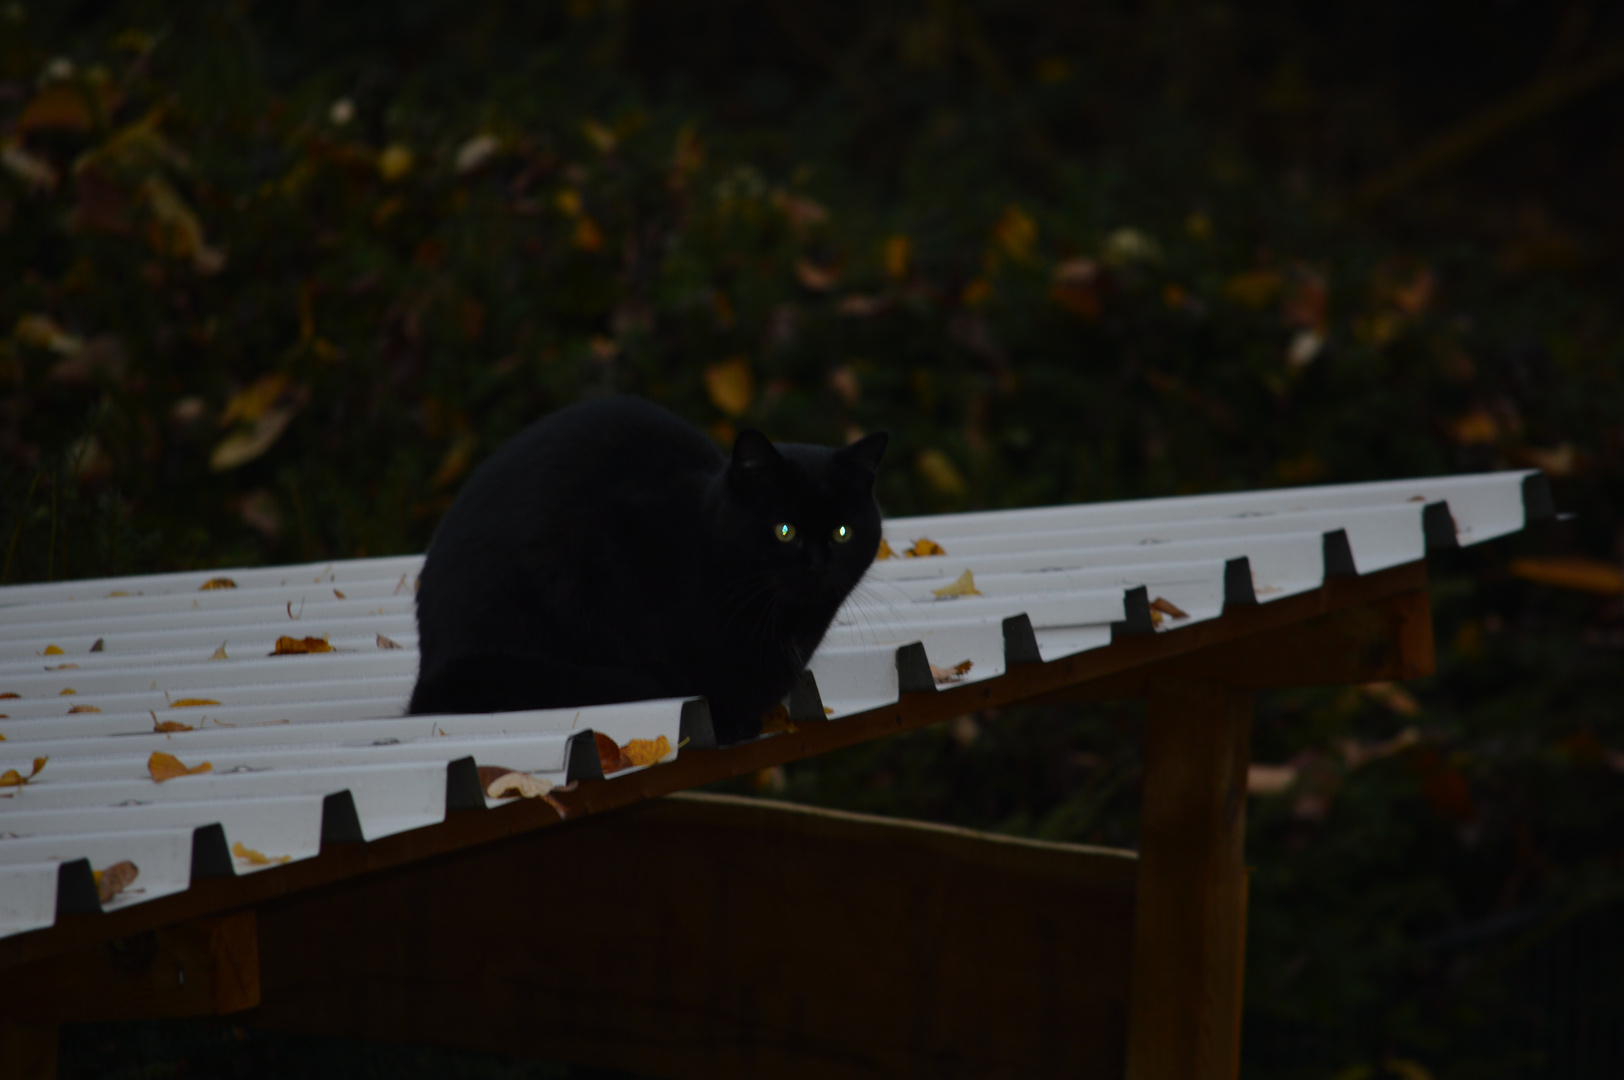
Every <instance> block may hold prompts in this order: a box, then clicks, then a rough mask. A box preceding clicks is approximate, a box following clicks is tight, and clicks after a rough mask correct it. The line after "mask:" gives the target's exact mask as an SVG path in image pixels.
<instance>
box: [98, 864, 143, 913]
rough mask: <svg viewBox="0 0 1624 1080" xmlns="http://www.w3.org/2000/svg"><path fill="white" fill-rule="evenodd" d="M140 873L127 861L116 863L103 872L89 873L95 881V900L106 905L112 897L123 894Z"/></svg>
mask: <svg viewBox="0 0 1624 1080" xmlns="http://www.w3.org/2000/svg"><path fill="white" fill-rule="evenodd" d="M140 872H141V871H140V870H138V869H136V865H135V864H134V863H133V862H131V861H130V860H128V859H125V860H124V861H123V862H116V863H114V864H113V865H112V866H109V867H107V868H106V869H105V870H94V871H92V872H91V873H92V874H93V876H94V877H95V879H96V899H98V900H100V901H101V902H102V903H104V904H105V903H107V902H108V901H109V900H111V899H112V898H113V897H115V896H117V895H118V894H119V893H121V892H123V891H124V890H125V889H126V888H128V887H129V885H130V883H131V882H133V881H134V880H135V877H136V875H137V874H139V873H140Z"/></svg>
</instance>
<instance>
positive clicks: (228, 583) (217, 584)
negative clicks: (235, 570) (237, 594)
mask: <svg viewBox="0 0 1624 1080" xmlns="http://www.w3.org/2000/svg"><path fill="white" fill-rule="evenodd" d="M236 587H237V583H236V582H235V581H232V580H231V579H230V578H228V577H216V578H209V580H207V581H205V582H204V583H203V584H201V585H199V586H198V587H197V591H198V592H208V591H209V590H211V589H235V588H236Z"/></svg>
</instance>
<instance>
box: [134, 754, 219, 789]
mask: <svg viewBox="0 0 1624 1080" xmlns="http://www.w3.org/2000/svg"><path fill="white" fill-rule="evenodd" d="M212 771H214V766H213V765H211V764H209V763H208V762H207V761H205V762H204V763H203V764H201V765H194V766H192V767H191V768H187V767H186V766H185V765H183V764H181V761H180V758H178V757H176V756H175V755H174V754H166V753H164V752H163V751H162V750H154V751H153V752H152V756H151V757H149V758H147V772H148V773H149V774H151V776H152V779H153V781H154V782H156V783H159V784H161V783H163V782H164V781H165V780H173V779H175V778H176V777H177V776H194V775H196V774H197V773H206V772H212Z"/></svg>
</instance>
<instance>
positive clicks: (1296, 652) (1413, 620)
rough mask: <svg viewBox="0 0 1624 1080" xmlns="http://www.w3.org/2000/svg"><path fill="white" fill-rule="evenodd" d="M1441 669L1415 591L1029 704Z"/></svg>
mask: <svg viewBox="0 0 1624 1080" xmlns="http://www.w3.org/2000/svg"><path fill="white" fill-rule="evenodd" d="M1436 666H1437V660H1436V657H1435V654H1434V650H1433V642H1432V608H1431V606H1430V604H1429V602H1428V598H1427V591H1426V590H1425V589H1412V590H1410V591H1408V592H1402V593H1398V594H1397V595H1394V596H1386V597H1381V598H1380V599H1377V600H1374V601H1372V602H1370V603H1368V604H1362V605H1360V606H1358V607H1350V608H1343V609H1341V610H1339V611H1332V612H1328V613H1327V614H1324V615H1318V616H1315V617H1314V618H1311V619H1307V620H1305V621H1303V622H1301V623H1296V624H1294V625H1291V626H1286V627H1282V628H1280V629H1275V630H1269V631H1265V632H1263V633H1260V634H1255V635H1253V636H1251V637H1246V638H1241V639H1239V640H1233V641H1227V642H1223V643H1221V644H1218V645H1214V646H1212V647H1210V648H1206V649H1201V650H1198V651H1196V652H1193V653H1188V654H1185V655H1183V656H1178V657H1174V658H1172V659H1168V660H1162V661H1159V662H1157V663H1154V664H1149V665H1146V666H1144V667H1140V668H1134V669H1132V670H1129V671H1124V672H1122V673H1120V674H1117V675H1110V676H1107V677H1105V678H1103V679H1094V680H1092V681H1090V682H1086V683H1079V684H1077V685H1075V686H1068V687H1063V688H1062V689H1060V690H1057V691H1054V692H1052V693H1049V694H1044V695H1041V696H1040V697H1037V698H1034V699H1032V700H1031V701H1030V702H1029V704H1034V705H1049V704H1059V703H1065V702H1079V701H1116V700H1122V699H1126V698H1142V697H1144V696H1145V695H1146V693H1147V690H1148V688H1149V687H1151V686H1154V685H1156V684H1158V683H1162V682H1166V681H1168V680H1180V679H1197V680H1201V679H1206V680H1211V681H1216V682H1223V683H1227V684H1229V685H1231V686H1238V687H1242V688H1245V689H1248V690H1278V689H1285V688H1289V687H1296V686H1357V685H1363V684H1364V683H1372V682H1397V681H1402V680H1405V679H1415V678H1420V677H1421V676H1423V675H1431V674H1432V673H1433V671H1434V670H1436Z"/></svg>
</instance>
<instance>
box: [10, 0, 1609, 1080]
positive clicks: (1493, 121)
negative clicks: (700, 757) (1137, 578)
mask: <svg viewBox="0 0 1624 1080" xmlns="http://www.w3.org/2000/svg"><path fill="white" fill-rule="evenodd" d="M1621 15H1624V13H1621V11H1620V9H1619V6H1618V5H1616V4H1614V5H1603V4H1588V3H1582V2H1568V3H1561V4H1550V5H1535V4H1527V3H1521V4H1517V3H1502V4H1494V5H1481V4H1467V3H1463V2H1459V0H1453V2H1448V3H1441V4H1431V5H1410V4H1398V3H1392V2H1386V0H1382V2H1377V3H1374V4H1361V5H1353V4H1320V5H1287V4H1283V3H1258V4H1250V5H1245V6H1244V7H1242V6H1241V5H1237V4H1232V3H1211V4H1204V5H1193V4H1152V5H1107V4H1089V5H1062V4H1054V3H1040V2H1037V0H1006V2H1003V3H996V4H995V3H992V2H990V0H907V2H903V0H882V2H876V3H870V4H863V5H856V4H824V5H806V4H800V5H796V4H791V3H788V2H787V0H767V2H761V3H744V2H742V0H740V2H723V0H708V2H707V0H683V2H676V0H670V2H664V3H655V2H652V0H644V2H637V3H624V2H623V3H603V2H592V0H573V2H570V3H517V2H512V3H498V2H484V3H468V4H450V3H445V2H443V0H413V2H400V3H392V4H375V3H374V4H366V3H360V4H352V5H347V6H339V5H332V4H321V3H315V2H313V0H304V2H284V3H278V4H269V3H258V4H255V3H248V2H241V0H239V2H231V3H223V2H210V3H203V2H200V3H195V4H185V5H182V4H162V3H143V2H137V0H128V2H118V0H100V2H88V0H87V2H80V3H74V2H69V0H58V2H55V3H51V4H43V3H36V4H16V3H11V4H5V5H0V140H3V146H0V149H3V158H4V160H3V165H4V168H3V170H0V274H3V275H4V277H3V280H4V281H5V282H6V287H5V289H4V290H3V292H0V332H4V333H7V334H8V335H9V336H7V337H6V338H5V339H3V340H0V384H3V385H4V388H5V389H4V397H3V398H0V543H3V544H5V545H6V548H5V553H4V556H3V557H4V569H3V579H4V580H6V581H13V582H15V581H24V580H40V579H45V578H50V577H76V576H94V575H102V574H113V573H127V572H132V571H147V570H166V569H176V568H180V567H201V566H216V565H221V566H223V565H239V564H244V563H257V562H275V561H290V560H303V559H323V560H325V559H329V558H342V557H351V556H360V555H381V554H387V553H395V552H407V551H418V550H422V549H423V548H424V546H425V545H426V544H427V542H428V540H429V538H430V536H431V534H432V530H433V527H434V523H435V521H436V520H437V519H438V516H439V515H440V513H441V512H443V510H444V509H445V507H446V506H447V505H449V502H450V500H451V498H452V497H453V496H454V494H455V492H456V490H457V485H458V483H459V482H460V480H461V479H462V478H463V477H464V476H466V474H467V470H468V469H469V468H470V467H471V466H472V465H473V464H475V463H477V461H478V460H479V459H480V458H481V457H482V455H484V454H485V453H487V452H489V450H490V449H492V448H493V447H495V446H496V445H498V444H499V443H500V442H501V441H502V440H503V439H505V438H506V437H508V436H509V435H511V434H512V433H514V432H515V431H517V430H518V429H519V428H520V427H522V426H523V425H524V424H526V423H527V422H529V421H530V420H531V419H533V418H535V417H536V416H539V415H542V414H544V413H546V412H547V411H549V410H550V409H553V408H556V407H558V406H560V405H563V404H566V403H568V402H570V401H573V400H576V399H577V398H579V397H581V396H584V395H592V394H603V393H609V392H612V391H628V392H635V393H640V394H643V395H646V396H648V397H650V398H653V399H655V400H657V401H661V402H663V403H665V404H667V405H669V406H670V407H672V408H674V409H675V410H677V411H678V412H679V413H682V414H683V415H685V416H688V417H689V418H691V419H692V420H693V421H694V422H696V423H697V424H699V425H701V426H702V427H705V428H708V429H709V430H711V431H712V432H713V433H714V434H715V435H716V437H717V438H718V439H720V440H723V441H726V440H727V439H728V438H729V437H730V435H731V433H732V432H733V431H734V430H736V429H737V427H739V426H742V425H745V424H750V425H759V426H761V427H762V428H764V429H765V430H767V431H768V432H769V433H770V434H772V435H774V436H775V437H779V438H787V439H806V440H817V441H825V442H838V441H842V440H844V439H846V438H847V437H849V436H850V435H851V434H852V433H853V432H855V431H860V430H870V429H875V428H880V427H886V428H889V429H890V430H891V431H892V433H893V443H892V450H891V453H890V456H889V458H888V461H887V467H886V468H885V469H884V470H883V475H882V485H881V496H882V501H883V503H884V505H885V506H886V508H887V510H888V512H889V513H891V514H893V515H895V514H906V513H911V512H921V511H941V510H959V509H972V508H986V507H1004V506H1020V505H1031V504H1039V503H1053V502H1067V501H1087V500H1097V499H1118V498H1129V497H1135V496H1148V495H1165V494H1178V493H1186V492H1197V491H1214V490H1224V489H1240V488H1249V487H1259V486H1270V485H1278V484H1299V483H1313V482H1335V481H1358V480H1372V479H1378V478H1385V477H1392V476H1405V475H1423V474H1430V473H1439V472H1455V471H1471V470H1480V469H1490V468H1506V467H1516V466H1537V467H1541V468H1544V469H1546V471H1547V472H1548V473H1549V474H1550V475H1551V477H1552V479H1553V483H1554V485H1555V489H1556V494H1557V502H1558V506H1559V508H1560V509H1562V510H1566V511H1573V512H1575V513H1577V515H1578V516H1577V518H1576V519H1574V520H1572V521H1570V522H1567V523H1565V524H1563V525H1560V526H1556V527H1552V528H1551V529H1548V530H1546V531H1544V532H1540V533H1536V534H1532V535H1529V536H1524V537H1519V538H1517V539H1515V540H1512V541H1506V542H1497V543H1495V544H1493V545H1490V546H1488V547H1487V548H1485V549H1482V550H1472V551H1467V552H1463V553H1460V554H1459V555H1458V556H1455V557H1451V558H1446V559H1435V560H1434V568H1433V569H1434V583H1435V584H1434V601H1435V609H1436V625H1437V632H1438V640H1439V652H1440V670H1439V673H1438V675H1437V676H1436V677H1434V678H1431V679H1429V680H1424V681H1422V682H1419V683H1417V684H1414V685H1413V686H1411V687H1409V688H1408V690H1407V691H1395V690H1394V689H1393V688H1382V687H1376V688H1367V689H1351V690H1347V691H1327V692H1301V693H1282V694H1276V695H1272V696H1269V697H1267V698H1265V699H1264V700H1262V701H1261V702H1260V704H1259V712H1258V720H1257V725H1256V736H1255V757H1256V759H1257V760H1258V761H1259V762H1263V763H1270V764H1276V765H1282V766H1284V768H1285V771H1283V772H1277V773H1276V774H1275V775H1276V776H1283V777H1285V780H1284V781H1282V782H1281V783H1280V785H1278V786H1279V788H1280V790H1279V791H1278V792H1277V793H1275V794H1269V795H1264V794H1259V796H1258V797H1257V798H1255V799H1254V800H1253V817H1252V822H1253V823H1252V826H1251V834H1250V839H1249V845H1250V846H1249V857H1250V858H1251V859H1252V861H1253V862H1254V864H1255V866H1256V869H1255V871H1254V874H1253V881H1252V918H1251V932H1250V933H1251V937H1250V951H1249V974H1248V1013H1247V1044H1246V1051H1245V1053H1246V1059H1247V1064H1246V1069H1247V1072H1248V1075H1252V1076H1258V1077H1264V1076H1275V1075H1280V1076H1286V1075H1290V1076H1328V1077H1329V1076H1339V1077H1344V1078H1347V1080H1355V1078H1357V1077H1375V1076H1379V1075H1383V1070H1384V1069H1385V1070H1386V1072H1387V1074H1389V1075H1405V1076H1420V1075H1434V1076H1439V1077H1463V1078H1464V1077H1501V1076H1520V1075H1528V1076H1535V1075H1539V1076H1543V1075H1565V1076H1581V1075H1591V1074H1592V1072H1587V1071H1586V1070H1587V1069H1588V1070H1598V1071H1594V1075H1601V1074H1602V1071H1605V1069H1606V1068H1607V1067H1608V1066H1607V1064H1606V1063H1605V1062H1602V1063H1601V1064H1597V1063H1596V1062H1597V1061H1600V1059H1593V1060H1591V1062H1590V1064H1588V1065H1587V1064H1585V1063H1584V1062H1583V1061H1582V1060H1581V1058H1580V1057H1579V1056H1576V1055H1582V1053H1584V1052H1586V1051H1585V1048H1586V1047H1590V1046H1593V1045H1597V1044H1595V1043H1594V1040H1593V1039H1592V1041H1591V1042H1586V1039H1591V1038H1592V1035H1594V1033H1595V1032H1598V1031H1601V1030H1603V1029H1604V1028H1605V1027H1606V1025H1613V1027H1615V1028H1616V1027H1618V1026H1619V1025H1620V1024H1624V985H1621V984H1624V979H1620V978H1619V977H1618V972H1619V965H1618V963H1617V956H1618V949H1619V947H1620V946H1619V936H1618V933H1617V929H1616V928H1617V925H1618V921H1619V914H1618V912H1619V911H1620V908H1619V907H1618V904H1617V900H1618V897H1619V895H1620V891H1621V889H1624V844H1621V841H1620V839H1619V838H1620V836H1624V831H1621V829H1620V826H1621V825H1624V775H1621V774H1624V710H1620V708H1619V705H1618V702H1619V701H1620V700H1624V695H1621V693H1620V691H1621V688H1624V687H1621V680H1620V659H1621V652H1624V604H1621V599H1620V590H1619V588H1618V587H1617V585H1616V584H1609V583H1610V582H1613V583H1616V581H1617V574H1618V569H1617V568H1618V566H1619V563H1620V560H1621V558H1624V531H1621V524H1624V522H1621V512H1620V507H1621V501H1624V500H1621V495H1624V420H1621V418H1624V327H1621V324H1620V315H1619V308H1618V298H1619V296H1620V295H1621V288H1620V286H1621V284H1624V281H1621V278H1624V273H1621V271H1624V264H1621V260H1620V254H1621V252H1624V212H1621V206H1624V202H1621V200H1620V199H1619V198H1618V194H1617V193H1618V192H1619V191H1621V190H1624V140H1621V139H1620V137H1619V134H1618V133H1619V132H1620V131H1624V17H1621ZM1533 555H1539V556H1551V555H1563V556H1575V557H1583V558H1588V559H1590V560H1593V561H1592V562H1591V563H1589V564H1586V566H1587V567H1588V569H1587V570H1586V576H1585V577H1584V581H1585V582H1588V584H1589V586H1590V589H1591V591H1585V590H1584V589H1579V590H1573V589H1558V588H1554V587H1551V586H1550V585H1547V584H1539V583H1537V582H1533V581H1530V580H1527V578H1528V577H1529V574H1528V572H1527V570H1526V566H1525V564H1516V563H1514V561H1513V560H1514V559H1516V558H1517V557H1519V556H1533ZM1519 566H1523V567H1524V568H1523V569H1521V570H1519V569H1518V567H1519ZM1514 571H1515V572H1514ZM1609 575H1611V577H1609ZM1534 576H1535V577H1538V576H1539V575H1537V574H1535V575H1534ZM1609 589H1611V591H1608V590H1609ZM1137 723H1138V720H1137V718H1136V715H1135V713H1134V712H1133V710H1132V709H1130V708H1127V707H1124V708H1122V709H1119V710H1114V711H1113V710H1089V711H1083V710H1075V709H1071V710H1058V709H1056V710H1043V711H1039V710H1027V711H1018V712H1010V713H1007V714H1005V715H1002V716H990V715H989V716H979V717H972V718H964V719H961V720H960V721H956V722H954V723H951V724H947V725H943V726H942V727H941V728H939V729H933V730H930V731H925V732H920V733H917V734H914V735H911V736H907V737H903V738H898V739H894V740H889V741H887V742H884V743H881V744H877V745H874V746H870V747H864V748H860V749H857V750H853V751H849V752H846V753H843V754H837V755H832V756H830V757H827V758H824V759H819V760H816V761H809V762H805V763H801V764H798V765H796V766H793V767H791V768H789V769H787V770H783V771H781V772H773V773H769V774H764V775H763V776H761V777H758V778H756V781H755V786H756V787H758V788H759V789H760V790H762V791H764V792H767V793H776V794H779V795H782V796H785V797H792V798H797V799H803V800H807V801H813V802H820V803H825V804H829V805H839V806H847V807H852V808H856V809H866V810H871V811H876V812H881V813H890V814H900V815H910V816H921V817H929V818H932V819H935V820H942V821H951V822H956V823H960V824H965V825H971V826H976V827H981V828H991V829H1001V830H1008V831H1012V832H1018V833H1022V834H1027V835H1036V836H1043V837H1048V838H1053V839H1063V840H1075V841H1084V842H1092V843H1109V844H1131V843H1132V842H1133V837H1134V830H1135V825H1134V806H1135V803H1136V799H1137V793H1138V777H1139V768H1140V765H1139V756H1138V748H1137V738H1136V734H1135V726H1136V724H1137ZM1604 940H1605V941H1611V942H1612V943H1613V944H1612V945H1611V946H1609V947H1610V948H1612V949H1613V952H1612V953H1611V954H1609V953H1606V950H1605V949H1602V948H1601V947H1600V946H1593V943H1594V942H1600V941H1604ZM1598 949H1599V950H1600V951H1598ZM1608 956H1612V957H1613V959H1612V960H1608V959H1607V957H1608ZM1575 957H1577V959H1575ZM1564 958H1566V959H1564ZM1587 958H1588V959H1587ZM1581 961H1582V962H1583V963H1589V964H1590V965H1591V966H1590V967H1589V968H1584V971H1589V972H1591V974H1590V975H1585V976H1584V977H1585V978H1591V979H1592V980H1593V983H1586V984H1585V985H1587V986H1590V985H1593V986H1594V989H1593V991H1587V992H1584V993H1578V992H1575V991H1574V990H1573V987H1574V986H1576V985H1578V984H1577V983H1576V982H1575V981H1574V980H1576V979H1578V978H1579V977H1580V976H1579V975H1577V974H1572V972H1577V971H1579V970H1580V968H1582V967H1583V963H1581ZM1609 963H1610V964H1612V967H1608V966H1607V965H1608V964H1609ZM1574 964H1579V965H1580V966H1579V967H1574V966H1573V965H1574ZM1564 965H1568V966H1564ZM1564 972H1568V973H1569V974H1564ZM1595 972H1602V973H1603V974H1602V975H1596V974H1595ZM1607 972H1611V974H1606V973H1607ZM1587 1025H1588V1026H1587ZM1587 1032H1589V1033H1590V1034H1587ZM1598 1037H1599V1036H1598ZM1417 1069H1420V1070H1424V1072H1416V1071H1414V1070H1417ZM1406 1070H1409V1071H1406Z"/></svg>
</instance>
